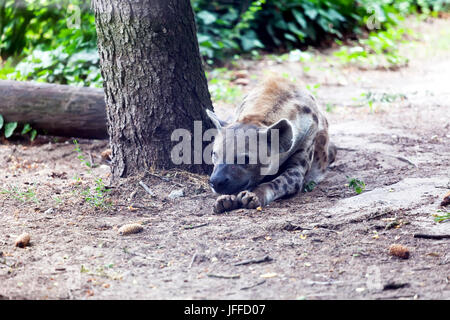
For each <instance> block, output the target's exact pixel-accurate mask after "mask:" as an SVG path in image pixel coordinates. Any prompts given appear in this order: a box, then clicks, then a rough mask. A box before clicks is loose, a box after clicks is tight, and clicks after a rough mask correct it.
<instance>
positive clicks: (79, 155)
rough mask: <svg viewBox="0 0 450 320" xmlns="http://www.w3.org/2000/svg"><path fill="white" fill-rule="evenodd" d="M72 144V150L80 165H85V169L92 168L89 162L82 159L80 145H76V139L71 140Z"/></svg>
mask: <svg viewBox="0 0 450 320" xmlns="http://www.w3.org/2000/svg"><path fill="white" fill-rule="evenodd" d="M73 144H74V145H75V149H74V150H75V151H76V152H77V154H78V156H77V158H78V160H80V162H81V163H82V164H84V165H86V167H88V168H92V163H90V162H89V161H87V160H86V159H85V158H84V155H83V151H81V148H80V145H79V144H78V141H77V140H76V139H75V140H73Z"/></svg>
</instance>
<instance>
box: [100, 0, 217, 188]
mask: <svg viewBox="0 0 450 320" xmlns="http://www.w3.org/2000/svg"><path fill="white" fill-rule="evenodd" d="M92 5H93V9H94V12H95V17H96V25H97V34H98V48H99V53H100V64H101V70H102V76H103V79H104V89H105V98H106V110H107V120H108V133H109V135H110V143H111V149H112V158H113V165H112V174H113V179H116V178H120V177H127V176H130V175H134V174H136V173H139V172H143V171H144V170H146V169H149V168H158V169H170V168H174V167H177V168H180V169H184V170H188V171H191V172H196V173H207V172H208V171H209V170H210V168H209V166H207V165H205V164H200V165H195V164H184V165H180V166H176V165H175V164H173V162H172V160H171V150H172V148H173V146H174V145H175V144H176V142H172V141H171V134H172V132H173V130H175V129H179V128H184V129H187V130H189V131H190V132H193V131H192V130H193V127H194V121H195V120H199V121H202V122H203V129H209V128H211V127H212V123H211V122H210V120H209V118H208V117H207V115H206V112H205V109H206V108H208V109H212V105H211V99H210V95H209V91H208V87H207V81H206V77H205V74H204V71H203V67H202V62H201V57H200V53H199V48H198V43H197V35H196V26H195V20H194V14H193V10H192V8H191V4H190V1H189V0H125V1H124V0H93V2H92Z"/></svg>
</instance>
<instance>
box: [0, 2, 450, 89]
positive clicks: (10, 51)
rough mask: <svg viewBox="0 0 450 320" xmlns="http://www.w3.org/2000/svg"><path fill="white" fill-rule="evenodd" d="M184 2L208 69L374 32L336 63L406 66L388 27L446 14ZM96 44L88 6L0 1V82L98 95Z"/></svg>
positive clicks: (407, 6) (329, 5) (396, 34)
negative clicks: (82, 89)
mask: <svg viewBox="0 0 450 320" xmlns="http://www.w3.org/2000/svg"><path fill="white" fill-rule="evenodd" d="M191 2H192V6H193V8H194V11H195V14H196V22H197V30H198V41H199V47H200V52H201V54H202V55H203V56H204V57H205V58H206V61H207V62H208V63H213V62H215V61H217V60H220V59H224V58H227V57H230V56H232V55H234V54H236V53H242V52H244V53H246V52H248V53H251V55H252V56H253V57H255V58H259V57H260V54H259V52H258V50H260V49H263V48H264V49H267V50H273V49H276V50H278V49H288V50H292V49H294V48H299V47H303V46H305V45H309V44H319V43H323V42H326V41H328V40H332V39H340V38H345V37H346V35H361V34H362V31H364V30H368V29H371V28H369V26H375V27H376V29H374V30H372V32H371V33H370V35H369V37H368V38H367V39H365V40H360V41H358V43H357V44H356V45H355V46H353V47H344V48H342V50H341V51H340V52H339V53H338V54H337V55H338V56H339V58H340V59H341V60H342V61H347V62H349V63H353V62H363V63H366V64H367V63H369V64H373V65H383V66H385V65H387V66H388V67H389V66H399V65H402V64H404V63H406V61H405V59H404V58H403V57H401V56H400V55H399V54H398V50H397V48H396V43H398V41H400V40H401V39H402V37H403V35H404V31H402V30H399V29H398V28H394V27H393V26H396V25H397V24H398V22H399V20H400V16H404V15H406V14H410V13H416V12H417V13H419V14H421V15H436V13H437V12H439V11H448V10H449V8H450V0H283V1H281V0H280V1H275V0H215V1H209V0H191ZM96 40H97V39H96V29H95V19H94V16H93V14H92V12H91V11H90V1H81V0H15V1H13V0H0V57H1V61H0V79H14V80H35V81H45V82H51V83H61V84H73V85H82V86H94V87H101V86H102V78H101V74H100V71H99V57H98V53H97V49H96ZM377 57H378V58H377ZM379 57H381V58H379ZM379 59H381V60H382V61H379ZM222 87H223V86H222Z"/></svg>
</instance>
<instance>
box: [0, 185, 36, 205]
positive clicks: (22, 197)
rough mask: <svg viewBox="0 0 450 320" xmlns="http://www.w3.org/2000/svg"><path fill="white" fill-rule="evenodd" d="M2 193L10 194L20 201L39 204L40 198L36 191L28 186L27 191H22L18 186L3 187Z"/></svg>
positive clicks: (0, 192)
mask: <svg viewBox="0 0 450 320" xmlns="http://www.w3.org/2000/svg"><path fill="white" fill-rule="evenodd" d="M0 194H5V195H8V196H9V197H11V198H13V199H15V200H17V201H19V202H23V203H26V202H31V201H32V202H34V203H36V204H39V202H40V201H39V199H38V198H37V195H36V191H35V190H34V189H33V188H27V189H26V190H25V191H22V190H21V189H19V188H18V187H12V188H10V189H6V188H2V190H1V191H0Z"/></svg>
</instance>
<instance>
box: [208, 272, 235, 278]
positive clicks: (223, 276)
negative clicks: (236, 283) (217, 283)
mask: <svg viewBox="0 0 450 320" xmlns="http://www.w3.org/2000/svg"><path fill="white" fill-rule="evenodd" d="M207 276H208V277H210V278H220V279H239V278H240V277H241V275H240V274H231V275H225V274H214V273H208V274H207Z"/></svg>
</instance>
